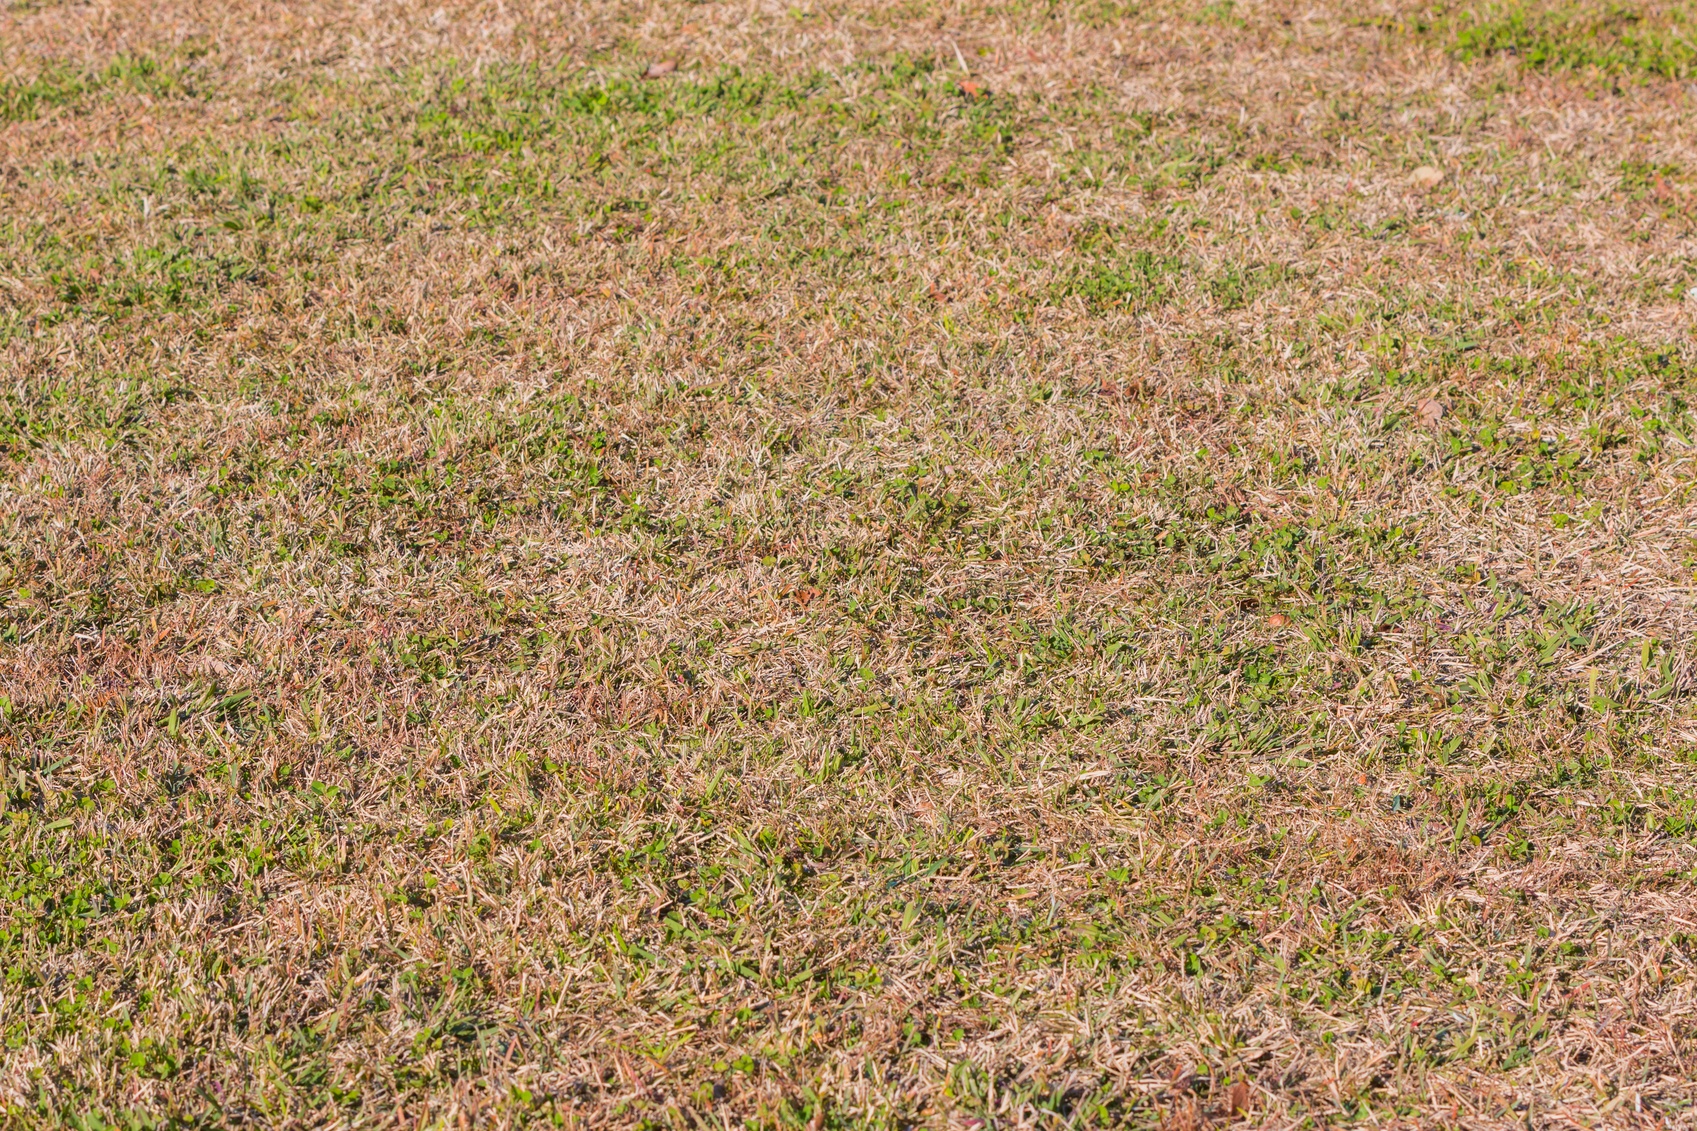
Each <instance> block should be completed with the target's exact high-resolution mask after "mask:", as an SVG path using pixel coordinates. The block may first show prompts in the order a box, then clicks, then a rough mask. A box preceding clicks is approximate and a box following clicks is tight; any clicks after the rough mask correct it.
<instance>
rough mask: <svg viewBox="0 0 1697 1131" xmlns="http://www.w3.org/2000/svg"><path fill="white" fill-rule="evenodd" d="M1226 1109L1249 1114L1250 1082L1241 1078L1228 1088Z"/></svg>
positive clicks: (1234, 1113) (1235, 1113)
mask: <svg viewBox="0 0 1697 1131" xmlns="http://www.w3.org/2000/svg"><path fill="white" fill-rule="evenodd" d="M1226 1110H1227V1111H1228V1112H1230V1113H1231V1114H1233V1115H1248V1114H1249V1084H1248V1083H1247V1082H1246V1081H1243V1080H1239V1081H1238V1082H1237V1083H1235V1084H1233V1085H1232V1086H1231V1087H1230V1088H1227V1089H1226Z"/></svg>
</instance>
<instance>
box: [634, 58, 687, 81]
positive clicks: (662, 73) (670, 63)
mask: <svg viewBox="0 0 1697 1131" xmlns="http://www.w3.org/2000/svg"><path fill="white" fill-rule="evenodd" d="M677 69H678V61H677V60H676V59H661V60H660V61H659V62H658V63H650V64H648V69H647V70H646V71H643V72H642V77H643V78H645V79H658V78H664V77H666V76H667V75H669V74H671V73H672V72H673V71H675V70H677Z"/></svg>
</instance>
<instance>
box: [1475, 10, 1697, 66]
mask: <svg viewBox="0 0 1697 1131" xmlns="http://www.w3.org/2000/svg"><path fill="white" fill-rule="evenodd" d="M1446 22H1447V23H1448V25H1449V27H1450V28H1451V29H1452V36H1453V39H1452V42H1453V47H1454V51H1455V53H1456V55H1457V56H1458V57H1460V58H1462V59H1476V58H1483V57H1487V56H1491V55H1513V56H1515V57H1517V58H1519V59H1522V60H1524V61H1525V62H1526V63H1527V64H1528V65H1529V66H1533V67H1537V68H1542V69H1548V70H1597V71H1601V72H1604V73H1608V74H1618V75H1640V76H1646V77H1656V78H1666V79H1686V78H1690V77H1691V76H1692V74H1693V73H1694V72H1697V26H1694V24H1693V21H1692V19H1691V15H1690V13H1689V12H1688V11H1686V10H1685V9H1684V8H1682V7H1680V6H1677V5H1676V6H1674V7H1673V8H1671V9H1670V10H1665V11H1646V10H1644V9H1641V8H1637V7H1632V6H1628V5H1624V4H1596V5H1580V6H1571V7H1570V6H1565V5H1544V4H1526V3H1512V4H1490V5H1484V6H1482V7H1480V8H1478V9H1469V10H1468V11H1466V12H1465V13H1464V14H1456V15H1454V16H1451V17H1450V18H1449V19H1448V20H1447V21H1446Z"/></svg>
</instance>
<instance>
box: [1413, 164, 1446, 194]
mask: <svg viewBox="0 0 1697 1131" xmlns="http://www.w3.org/2000/svg"><path fill="white" fill-rule="evenodd" d="M1443 181H1444V171H1443V170H1442V169H1440V168H1438V167H1437V166H1435V165H1422V166H1420V168H1418V169H1416V170H1414V172H1412V173H1410V174H1409V175H1408V183H1409V184H1411V185H1413V186H1414V187H1415V188H1417V189H1420V190H1421V191H1425V190H1426V189H1435V188H1437V187H1438V186H1439V185H1441V184H1443Z"/></svg>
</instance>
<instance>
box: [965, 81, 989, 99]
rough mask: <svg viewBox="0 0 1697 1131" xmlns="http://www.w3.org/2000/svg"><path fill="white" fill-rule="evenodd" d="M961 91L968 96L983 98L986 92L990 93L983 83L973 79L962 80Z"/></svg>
mask: <svg viewBox="0 0 1697 1131" xmlns="http://www.w3.org/2000/svg"><path fill="white" fill-rule="evenodd" d="M960 92H961V93H962V94H964V95H966V96H967V97H968V98H983V97H984V96H985V95H986V94H989V93H990V92H989V91H988V90H986V89H985V87H984V84H983V83H981V82H975V81H973V80H972V79H962V80H961V83H960Z"/></svg>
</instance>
